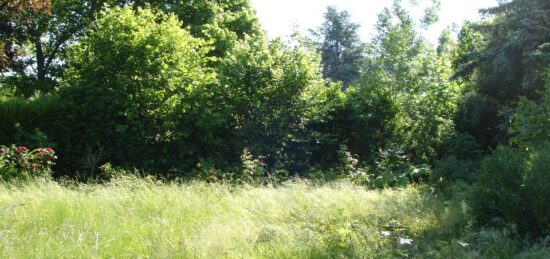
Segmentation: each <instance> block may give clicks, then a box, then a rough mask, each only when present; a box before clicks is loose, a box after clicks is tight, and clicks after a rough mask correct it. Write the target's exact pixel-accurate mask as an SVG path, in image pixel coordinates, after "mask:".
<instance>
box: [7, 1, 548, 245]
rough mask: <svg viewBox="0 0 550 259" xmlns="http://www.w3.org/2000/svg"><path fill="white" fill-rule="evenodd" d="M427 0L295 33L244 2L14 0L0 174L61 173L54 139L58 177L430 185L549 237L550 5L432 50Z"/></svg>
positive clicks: (331, 12)
mask: <svg viewBox="0 0 550 259" xmlns="http://www.w3.org/2000/svg"><path fill="white" fill-rule="evenodd" d="M429 2H430V4H429V5H428V7H427V9H426V10H424V12H423V13H424V14H425V15H424V16H423V17H421V18H420V19H417V18H418V17H416V15H413V13H418V12H417V11H418V10H412V11H411V9H410V8H420V7H421V6H423V5H419V4H417V1H411V5H410V6H409V5H408V4H405V3H403V2H402V1H399V0H396V1H395V2H394V3H393V5H391V6H389V7H387V8H385V9H384V10H382V12H381V13H380V14H379V16H378V21H377V23H376V26H375V33H374V35H373V38H372V39H371V40H370V41H369V42H366V43H363V42H361V41H360V40H359V37H358V34H357V30H358V26H359V25H357V24H354V23H353V22H351V20H352V19H351V16H350V15H349V13H348V12H346V11H338V10H336V9H335V8H332V7H329V8H328V9H327V11H326V13H325V15H324V18H325V21H324V22H323V24H322V25H321V26H320V27H319V28H318V29H317V30H316V31H312V32H313V36H314V37H315V38H314V39H313V40H312V39H305V38H304V37H302V36H300V35H294V36H293V37H292V38H290V39H288V41H285V40H283V39H273V40H268V39H267V37H266V36H265V35H264V33H263V31H262V30H261V28H260V26H259V22H258V20H257V18H256V17H255V14H254V11H253V9H252V7H251V4H250V2H249V1H248V0H216V1H207V0H198V1H181V0H177V1H175V0H162V1H145V0H144V1H137V0H135V1H128V0H69V1H61V0H51V1H12V0H8V1H4V2H2V3H0V7H1V8H2V9H1V10H0V28H1V29H2V30H0V49H1V50H2V52H1V53H0V54H1V55H0V73H2V74H0V144H1V145H5V146H7V147H2V151H1V152H0V172H1V174H0V177H1V178H2V180H11V179H13V178H28V177H27V176H30V175H42V174H50V173H51V170H50V169H52V168H51V167H52V166H53V164H52V163H50V162H51V161H46V162H47V163H46V164H44V161H43V158H44V157H42V158H39V157H40V156H39V155H44V154H43V151H44V149H39V148H42V147H52V148H54V149H55V150H56V153H55V154H56V155H58V156H59V160H58V161H57V162H56V165H55V167H53V170H54V171H55V173H54V176H55V177H61V176H65V177H69V178H76V179H79V180H83V181H87V180H108V179H109V178H111V177H115V176H116V172H118V171H120V170H122V171H124V170H137V171H139V172H142V174H155V175H158V176H162V177H166V178H169V179H175V178H185V179H189V178H191V179H201V180H206V181H209V182H218V181H221V182H230V183H252V184H267V183H271V184H273V183H277V182H280V181H283V180H288V179H289V178H291V177H301V178H309V179H311V180H312V181H316V182H325V181H327V180H335V179H347V180H349V181H352V182H354V183H355V184H361V185H363V186H368V187H371V188H386V187H402V186H406V185H408V184H411V183H412V184H417V183H420V184H424V183H427V184H430V185H431V187H433V191H434V193H435V194H437V195H439V194H442V195H443V196H445V197H447V198H449V199H454V198H456V197H457V196H458V197H459V198H460V199H463V200H465V201H466V202H467V204H468V206H470V207H471V208H472V212H473V214H474V217H473V219H475V221H476V222H475V223H477V225H475V226H488V227H495V226H497V227H506V226H508V224H513V225H514V226H515V227H509V228H508V227H506V228H507V229H513V232H514V233H516V234H517V235H518V236H519V237H524V236H525V237H529V238H543V237H545V236H547V235H549V234H550V232H549V224H550V223H549V222H550V220H549V217H548V215H549V214H550V212H549V211H548V210H547V208H546V207H545V206H544V205H545V204H547V203H548V193H550V189H549V188H550V186H549V185H548V184H547V182H548V181H547V180H548V179H547V178H548V170H549V169H548V168H549V167H548V162H547V161H550V157H549V149H550V148H549V144H547V142H548V137H549V136H550V135H549V134H550V131H549V130H548V129H550V120H549V119H548V118H549V117H550V75H549V73H550V72H549V65H550V47H549V46H550V30H549V28H550V24H549V20H548V17H550V2H548V1H545V0H510V1H502V2H501V3H500V4H499V6H497V7H494V8H489V9H487V10H483V11H482V12H483V13H484V14H485V16H484V18H483V19H482V20H481V21H479V22H467V23H465V24H464V25H463V26H462V28H461V29H460V32H458V35H457V36H458V37H457V41H456V42H455V39H454V38H453V33H452V30H451V29H447V30H445V31H444V32H443V33H442V35H441V37H440V38H439V42H438V44H437V46H436V45H434V44H432V43H430V42H429V41H428V40H426V39H424V38H423V37H422V36H421V35H422V30H424V29H427V28H428V27H429V26H430V25H431V24H433V23H434V22H436V21H437V19H438V17H437V10H438V8H439V7H440V5H441V3H440V2H439V1H436V0H434V1H429ZM12 145H14V146H12ZM18 146H19V147H22V146H26V147H28V148H29V149H35V151H32V152H30V151H22V149H21V150H19V149H18V148H17V147H18ZM46 153H47V154H48V155H50V156H49V158H52V159H53V155H54V153H53V152H51V151H49V150H47V152H46ZM40 159H42V160H40ZM44 159H47V158H44ZM39 160H40V161H39ZM35 165H36V166H35ZM34 169H36V170H38V171H40V172H35V171H33V170H34ZM44 172H45V173H44ZM462 193H466V194H469V195H463V194H462ZM465 204H466V203H465ZM464 206H466V205H464Z"/></svg>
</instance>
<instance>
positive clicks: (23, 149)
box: [17, 147, 29, 153]
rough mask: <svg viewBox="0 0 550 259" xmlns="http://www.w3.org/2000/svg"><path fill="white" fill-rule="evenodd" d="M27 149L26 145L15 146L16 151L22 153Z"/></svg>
mask: <svg viewBox="0 0 550 259" xmlns="http://www.w3.org/2000/svg"><path fill="white" fill-rule="evenodd" d="M27 151H29V149H28V148H27V147H18V148H17V152H19V153H23V152H27Z"/></svg>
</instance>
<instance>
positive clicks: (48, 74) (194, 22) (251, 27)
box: [0, 0, 262, 95]
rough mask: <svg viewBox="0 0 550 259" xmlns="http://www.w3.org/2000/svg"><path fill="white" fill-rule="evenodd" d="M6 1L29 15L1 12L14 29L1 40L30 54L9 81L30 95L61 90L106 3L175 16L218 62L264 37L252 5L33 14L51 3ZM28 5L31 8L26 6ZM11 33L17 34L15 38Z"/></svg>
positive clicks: (94, 4) (232, 0)
mask: <svg viewBox="0 0 550 259" xmlns="http://www.w3.org/2000/svg"><path fill="white" fill-rule="evenodd" d="M6 1H7V3H8V4H4V5H5V6H6V8H7V9H6V10H11V9H14V10H24V11H20V12H17V16H16V17H17V19H10V20H8V19H7V18H4V16H7V15H6V14H5V13H6V12H4V11H3V12H0V20H1V21H2V26H3V27H6V26H7V25H12V27H14V28H13V29H12V30H2V31H0V40H3V39H11V41H9V42H10V49H24V50H26V51H27V54H26V55H25V56H24V57H22V58H21V59H20V61H21V62H19V63H18V66H15V65H12V66H10V69H11V71H12V72H14V75H15V76H10V77H9V79H10V80H11V83H12V84H13V85H17V87H18V88H19V90H20V92H22V93H23V94H25V95H30V94H32V93H33V92H34V91H36V90H40V91H49V90H51V89H53V88H54V87H55V86H56V85H57V81H58V79H59V78H60V77H62V76H63V71H64V69H65V64H66V62H65V61H66V49H67V47H68V46H69V45H71V44H74V43H75V42H77V41H79V40H80V39H81V38H82V37H83V36H84V35H85V34H86V33H87V32H88V29H89V27H90V25H91V24H92V22H93V21H94V20H95V19H96V16H97V14H98V12H99V11H100V10H101V8H102V7H103V6H104V5H105V4H107V5H110V6H124V5H128V6H131V7H132V8H133V9H134V10H137V9H138V8H139V7H145V6H146V5H147V6H150V7H152V8H153V9H156V10H157V11H161V12H164V13H171V14H174V15H176V16H177V17H178V19H179V20H180V21H181V27H182V28H185V29H188V30H189V31H190V32H191V34H192V35H193V36H195V37H199V38H203V39H206V40H208V41H211V44H212V45H213V47H214V48H213V49H212V50H211V52H210V55H212V56H217V57H222V56H224V55H225V53H227V51H229V50H230V49H231V48H232V47H233V46H234V45H235V42H237V41H239V40H242V39H244V38H245V37H246V35H262V32H261V29H260V26H259V22H258V21H257V19H256V17H255V14H254V10H253V9H252V7H251V4H250V1H249V0H216V1H206V0H197V1H183V0H159V1H153V0H50V1H51V8H49V9H48V12H38V11H32V12H31V11H26V10H30V9H29V8H27V6H30V7H33V8H34V9H33V10H42V8H38V7H40V6H41V5H39V4H38V3H49V2H47V1H46V2H41V1H32V0H28V1H15V0H6ZM12 2H13V3H12ZM25 2H28V4H21V3H25ZM16 4H17V5H16ZM15 7H17V8H15ZM2 8H4V6H2ZM10 8H11V9H10ZM12 16H13V15H12ZM4 20H6V22H4ZM10 31H13V33H11V34H9V32H10Z"/></svg>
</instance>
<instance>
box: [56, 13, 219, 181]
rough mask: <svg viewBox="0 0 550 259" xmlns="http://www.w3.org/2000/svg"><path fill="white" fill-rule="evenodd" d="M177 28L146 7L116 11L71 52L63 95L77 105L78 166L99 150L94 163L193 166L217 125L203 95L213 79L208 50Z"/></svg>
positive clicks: (173, 21) (167, 168) (162, 167)
mask: <svg viewBox="0 0 550 259" xmlns="http://www.w3.org/2000/svg"><path fill="white" fill-rule="evenodd" d="M180 24H181V23H180V21H178V19H177V18H176V17H175V16H172V15H162V14H158V13H155V12H153V11H151V10H149V9H138V10H137V11H136V10H133V9H132V8H130V7H123V8H113V9H110V10H107V11H106V12H104V13H102V14H101V18H100V19H98V20H97V22H96V25H95V26H94V27H93V28H92V29H91V30H90V31H89V32H88V34H87V36H86V37H84V38H83V39H82V40H81V41H80V42H79V43H78V44H76V45H75V46H73V47H72V48H71V50H70V55H69V61H68V64H69V66H68V69H67V76H66V77H65V78H64V81H63V83H62V84H63V89H62V91H61V96H62V97H63V98H64V99H66V100H68V101H69V102H71V103H72V104H74V106H75V107H76V109H75V110H76V112H75V113H76V114H75V116H74V118H73V121H72V122H71V127H72V129H73V131H76V132H78V134H79V137H76V136H75V138H74V139H73V141H74V142H73V145H75V146H79V147H80V149H79V150H77V152H78V154H79V156H80V157H81V158H80V159H77V161H79V160H82V157H84V156H85V155H86V151H85V150H86V147H87V146H88V147H89V146H93V147H95V146H98V145H99V146H101V147H102V149H103V152H104V156H103V159H102V161H98V162H97V163H95V164H100V163H103V162H107V161H108V162H112V163H113V164H114V165H115V166H127V167H137V168H151V169H155V170H159V171H177V170H179V172H181V169H182V168H184V169H186V168H189V167H192V166H193V165H194V164H195V163H196V157H197V154H198V153H200V150H201V149H202V146H203V145H201V144H203V143H201V141H202V140H204V139H205V138H208V137H209V136H210V134H209V132H210V131H209V130H208V129H209V128H208V126H209V125H210V124H212V123H213V122H215V121H216V120H215V119H214V118H215V117H216V116H215V114H212V113H211V112H209V111H208V110H206V109H205V105H204V103H205V102H206V101H205V100H204V98H203V97H204V96H206V95H211V94H212V93H209V92H208V85H210V84H213V83H214V81H215V78H214V73H213V71H212V69H209V68H207V63H208V62H209V58H207V57H206V54H207V52H208V51H209V47H207V46H206V43H205V42H204V41H202V40H200V39H196V38H193V37H192V36H191V35H190V33H189V32H188V31H186V30H184V29H182V28H181V27H180ZM207 115H208V116H209V118H208V119H207V118H206V116H207ZM82 136H85V137H84V138H82ZM212 143H213V141H211V142H209V143H208V144H212ZM206 146H208V145H206ZM92 152H95V151H93V150H92ZM159 157H162V159H159Z"/></svg>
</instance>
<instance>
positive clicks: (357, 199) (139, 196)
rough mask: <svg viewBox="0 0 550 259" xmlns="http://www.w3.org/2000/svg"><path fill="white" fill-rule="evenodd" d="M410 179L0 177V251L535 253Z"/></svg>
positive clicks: (537, 251)
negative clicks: (271, 181) (78, 180)
mask: <svg viewBox="0 0 550 259" xmlns="http://www.w3.org/2000/svg"><path fill="white" fill-rule="evenodd" d="M469 224H470V216H469V213H468V209H467V206H466V205H465V204H464V203H461V202H460V201H455V202H443V201H440V200H439V199H437V198H434V196H433V195H431V194H429V192H428V190H424V189H423V188H422V187H409V188H406V189H398V190H383V191H369V190H365V189H364V188H362V187H357V186H353V185H351V184H348V183H334V184H327V185H323V186H312V185H310V184H306V183H300V182H292V183H288V184H285V185H283V186H279V187H246V186H243V187H234V186H230V185H220V184H207V183H198V182H197V183H187V184H161V183H156V182H153V181H147V180H137V179H126V180H120V179H119V180H117V181H115V182H112V183H109V184H102V185H67V184H65V185H60V184H58V183H55V182H49V181H46V182H34V183H29V184H20V185H17V186H14V185H8V184H3V185H0V240H1V242H0V257H1V258H112V257H115V258H394V257H418V258H426V257H435V258H438V257H439V258H450V257H452V258H460V257H462V258H472V257H503V258H505V257H511V256H512V255H518V256H519V257H525V258H539V256H542V257H540V258H543V257H544V256H547V255H550V252H549V250H548V248H547V247H548V246H543V245H540V246H537V247H533V248H531V249H528V250H524V251H523V252H522V253H520V252H518V250H517V247H518V245H517V244H516V243H517V242H515V241H513V240H512V239H511V238H509V237H508V234H507V232H506V231H505V230H480V231H477V232H472V231H471V230H470V227H469Z"/></svg>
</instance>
